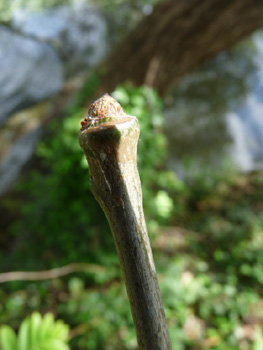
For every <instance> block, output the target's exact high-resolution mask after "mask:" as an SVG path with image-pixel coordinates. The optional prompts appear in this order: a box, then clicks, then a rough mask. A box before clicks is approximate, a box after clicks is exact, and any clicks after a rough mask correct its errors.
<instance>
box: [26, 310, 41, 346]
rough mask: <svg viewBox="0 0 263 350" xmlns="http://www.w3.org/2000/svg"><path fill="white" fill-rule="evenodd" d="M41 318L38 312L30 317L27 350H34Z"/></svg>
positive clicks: (37, 340)
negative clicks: (28, 345) (28, 346)
mask: <svg viewBox="0 0 263 350" xmlns="http://www.w3.org/2000/svg"><path fill="white" fill-rule="evenodd" d="M41 324H42V318H41V315H40V313H39V312H34V313H33V314H32V315H31V317H30V323H29V337H30V348H29V349H28V350H30V349H31V350H35V349H36V346H37V343H38V342H39V333H40V329H41Z"/></svg>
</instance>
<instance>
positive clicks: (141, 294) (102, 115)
mask: <svg viewBox="0 0 263 350" xmlns="http://www.w3.org/2000/svg"><path fill="white" fill-rule="evenodd" d="M81 124H82V129H81V130H80V133H79V142H80V145H81V147H82V149H83V151H84V153H85V155H86V158H87V160H88V163H89V171H90V186H91V190H92V192H93V194H94V196H95V197H96V199H97V200H98V202H99V203H100V205H101V207H102V208H103V210H104V212H105V214H106V216H107V219H108V221H109V224H110V227H111V230H112V233H113V236H114V240H115V244H116V247H117V252H118V255H119V260H120V264H121V268H122V271H123V275H124V279H125V283H126V288H127V293H128V297H129V301H130V305H131V310H132V315H133V320H134V324H135V328H136V333H137V340H138V344H139V347H140V349H141V350H169V349H171V344H170V339H169V334H168V327H167V322H166V319H165V314H164V308H163V302H162V298H161V293H160V289H159V285H158V281H157V275H156V271H155V266H154V261H153V256H152V251H151V247H150V242H149V238H148V234H147V230H146V224H145V219H144V213H143V209H142V193H141V184H140V178H139V174H138V170H137V143H138V137H139V124H138V121H137V118H136V117H131V116H128V115H126V114H125V113H124V111H123V109H122V108H121V106H120V105H119V104H118V102H117V101H115V100H114V99H113V98H112V97H110V96H109V95H107V94H106V95H104V96H103V97H102V98H100V99H99V100H97V101H95V103H94V104H92V105H91V106H90V108H89V112H88V116H87V117H86V118H85V119H84V121H83V122H82V123H81Z"/></svg>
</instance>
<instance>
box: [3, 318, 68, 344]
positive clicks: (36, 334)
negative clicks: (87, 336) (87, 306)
mask: <svg viewBox="0 0 263 350" xmlns="http://www.w3.org/2000/svg"><path fill="white" fill-rule="evenodd" d="M68 330H69V327H68V326H67V325H66V324H65V323H64V322H63V321H61V320H58V321H55V320H54V316H53V314H51V313H47V314H46V315H45V316H44V317H41V315H40V313H38V312H34V313H32V315H31V316H29V317H27V318H26V319H25V320H23V322H22V323H21V326H20V328H19V331H18V334H17V335H16V333H15V331H14V330H13V329H12V328H11V327H10V326H7V325H3V326H1V327H0V345H1V346H2V350H69V347H68V345H67V337H68Z"/></svg>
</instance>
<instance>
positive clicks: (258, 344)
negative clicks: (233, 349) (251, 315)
mask: <svg viewBox="0 0 263 350" xmlns="http://www.w3.org/2000/svg"><path fill="white" fill-rule="evenodd" d="M262 349H263V333H262V330H261V328H260V327H259V326H257V327H256V329H255V341H254V344H253V350H262Z"/></svg>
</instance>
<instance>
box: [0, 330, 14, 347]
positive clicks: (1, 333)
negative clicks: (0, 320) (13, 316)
mask: <svg viewBox="0 0 263 350" xmlns="http://www.w3.org/2000/svg"><path fill="white" fill-rule="evenodd" d="M0 348H1V349H2V350H17V340H16V334H15V331H14V330H13V329H12V328H11V327H9V326H6V325H4V326H1V327H0Z"/></svg>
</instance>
